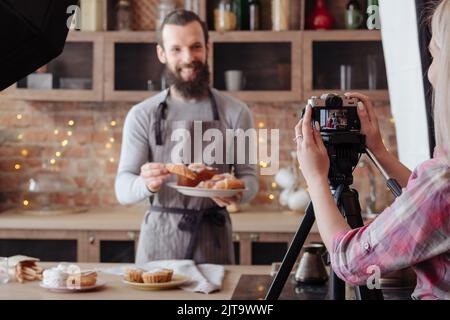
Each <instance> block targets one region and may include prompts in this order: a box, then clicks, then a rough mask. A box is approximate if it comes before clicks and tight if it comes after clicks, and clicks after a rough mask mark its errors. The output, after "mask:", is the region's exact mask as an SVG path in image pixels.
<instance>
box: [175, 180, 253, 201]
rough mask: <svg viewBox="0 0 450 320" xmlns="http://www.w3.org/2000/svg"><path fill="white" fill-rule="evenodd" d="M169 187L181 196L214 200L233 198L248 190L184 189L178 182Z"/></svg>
mask: <svg viewBox="0 0 450 320" xmlns="http://www.w3.org/2000/svg"><path fill="white" fill-rule="evenodd" d="M167 185H168V186H169V187H171V188H174V189H176V190H177V191H178V192H180V193H181V194H184V195H185V196H191V197H201V198H212V197H223V198H227V197H232V196H234V195H236V194H238V193H239V192H244V191H246V190H247V189H227V190H214V189H204V188H195V187H184V186H179V185H177V183H176V182H169V183H167Z"/></svg>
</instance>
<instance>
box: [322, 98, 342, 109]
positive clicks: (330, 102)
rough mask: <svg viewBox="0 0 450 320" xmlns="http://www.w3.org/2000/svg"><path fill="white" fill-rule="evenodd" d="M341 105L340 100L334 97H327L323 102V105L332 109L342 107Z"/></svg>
mask: <svg viewBox="0 0 450 320" xmlns="http://www.w3.org/2000/svg"><path fill="white" fill-rule="evenodd" d="M342 103H343V101H342V98H341V97H339V96H336V95H328V96H327V98H326V100H325V105H326V106H327V107H332V108H336V107H342Z"/></svg>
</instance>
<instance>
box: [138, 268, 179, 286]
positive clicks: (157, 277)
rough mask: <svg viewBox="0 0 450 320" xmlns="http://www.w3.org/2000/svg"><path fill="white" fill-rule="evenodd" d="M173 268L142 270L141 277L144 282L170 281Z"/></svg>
mask: <svg viewBox="0 0 450 320" xmlns="http://www.w3.org/2000/svg"><path fill="white" fill-rule="evenodd" d="M172 276H173V270H172V269H165V268H164V269H156V270H151V271H147V272H144V273H143V274H142V279H143V280H144V283H163V282H170V281H172Z"/></svg>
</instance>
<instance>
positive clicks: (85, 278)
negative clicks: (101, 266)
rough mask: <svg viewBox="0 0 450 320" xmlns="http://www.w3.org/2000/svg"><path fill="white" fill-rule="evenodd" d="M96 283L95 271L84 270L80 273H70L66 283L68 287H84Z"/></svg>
mask: <svg viewBox="0 0 450 320" xmlns="http://www.w3.org/2000/svg"><path fill="white" fill-rule="evenodd" d="M96 283H97V272H95V271H84V272H81V273H73V274H70V275H69V276H68V278H67V281H66V285H67V287H68V288H80V287H81V288H85V287H92V286H95V284H96Z"/></svg>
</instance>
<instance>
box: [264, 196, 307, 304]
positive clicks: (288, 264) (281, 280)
mask: <svg viewBox="0 0 450 320" xmlns="http://www.w3.org/2000/svg"><path fill="white" fill-rule="evenodd" d="M314 220H315V216H314V208H313V205H312V202H310V203H309V205H308V208H307V209H306V214H305V216H304V217H303V221H302V223H301V224H300V227H299V228H298V230H297V232H296V233H295V236H294V239H293V240H292V242H291V245H290V246H289V249H288V251H287V252H286V255H285V256H284V258H283V262H282V263H281V266H280V270H278V272H277V274H276V276H275V278H274V279H273V281H272V284H271V285H270V288H269V290H268V291H267V293H266V297H265V299H266V300H277V299H278V298H279V297H280V294H281V291H282V290H283V288H284V285H285V284H286V280H287V279H288V278H289V274H290V273H291V271H292V267H293V266H294V264H295V260H297V258H298V255H299V254H300V251H301V249H302V247H303V244H304V243H305V240H306V238H307V237H308V234H309V232H310V231H311V228H312V226H313V224H314Z"/></svg>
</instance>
